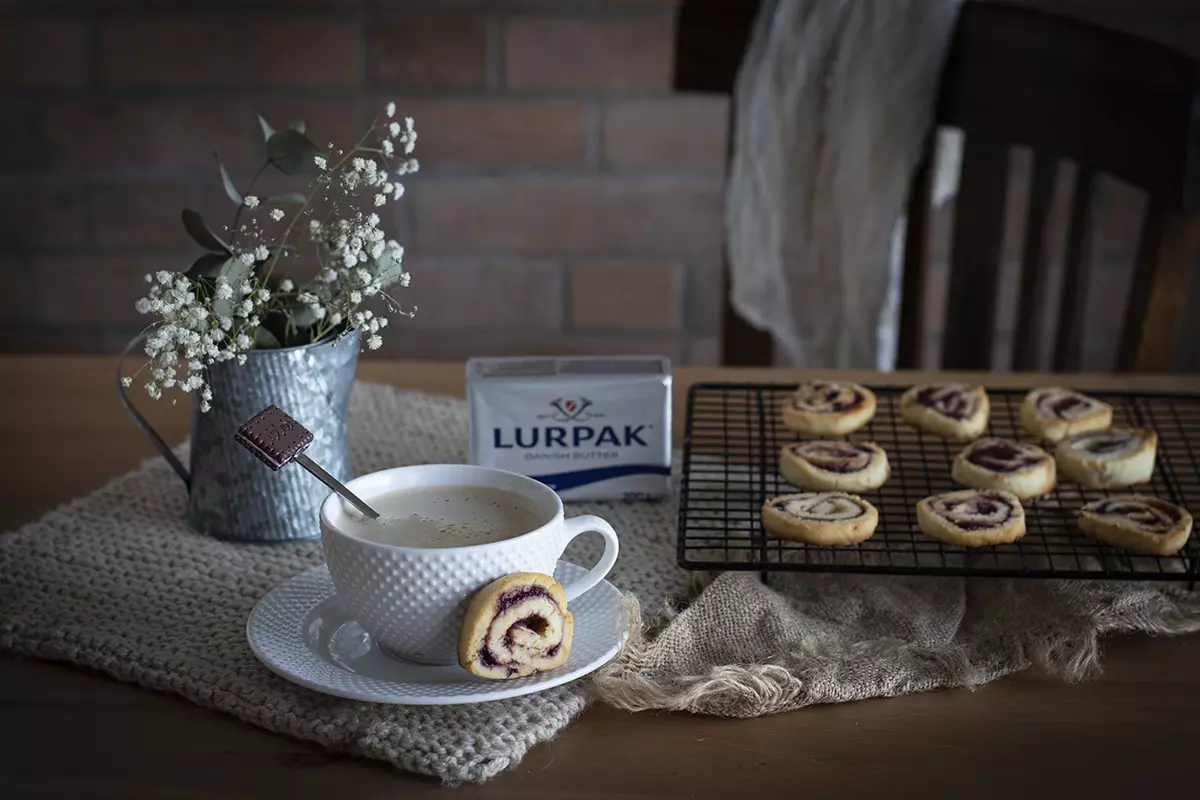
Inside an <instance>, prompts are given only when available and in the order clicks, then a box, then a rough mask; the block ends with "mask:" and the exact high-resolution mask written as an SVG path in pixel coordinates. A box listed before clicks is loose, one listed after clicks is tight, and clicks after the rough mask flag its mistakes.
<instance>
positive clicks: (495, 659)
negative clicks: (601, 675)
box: [458, 572, 575, 679]
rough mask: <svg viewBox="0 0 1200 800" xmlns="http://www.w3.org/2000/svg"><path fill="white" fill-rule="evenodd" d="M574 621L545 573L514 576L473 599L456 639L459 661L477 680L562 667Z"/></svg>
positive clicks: (558, 589)
mask: <svg viewBox="0 0 1200 800" xmlns="http://www.w3.org/2000/svg"><path fill="white" fill-rule="evenodd" d="M574 633H575V619H574V618H573V617H572V616H571V612H570V611H568V610H567V595H566V593H565V592H563V588H562V586H560V585H559V584H558V582H557V581H555V580H554V578H552V577H550V576H549V575H542V574H540V573H536V572H517V573H514V574H512V575H505V576H504V577H503V578H497V579H496V580H494V581H492V582H491V583H489V584H488V585H487V586H485V587H483V588H482V589H480V590H479V591H478V592H476V593H475V594H474V595H472V597H471V600H470V602H469V603H468V604H467V612H466V614H465V615H464V616H463V621H462V627H461V628H460V629H459V636H458V663H459V664H460V665H461V666H462V668H463V669H465V670H467V672H470V673H471V674H472V675H478V676H479V677H481V678H495V679H504V678H521V677H524V676H526V675H532V674H533V673H535V672H545V671H546V670H550V669H554V668H556V667H561V666H562V665H563V664H565V663H566V662H567V657H568V656H570V654H571V638H572V636H574Z"/></svg>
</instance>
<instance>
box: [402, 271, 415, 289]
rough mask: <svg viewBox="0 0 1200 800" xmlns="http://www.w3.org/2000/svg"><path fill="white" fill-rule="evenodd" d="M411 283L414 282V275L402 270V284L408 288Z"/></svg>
mask: <svg viewBox="0 0 1200 800" xmlns="http://www.w3.org/2000/svg"><path fill="white" fill-rule="evenodd" d="M410 283H412V275H411V274H409V273H407V272H401V273H400V285H401V286H403V287H404V288H405V289H407V288H408V285H409V284H410Z"/></svg>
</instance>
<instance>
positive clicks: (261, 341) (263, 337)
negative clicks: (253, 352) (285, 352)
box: [254, 325, 280, 348]
mask: <svg viewBox="0 0 1200 800" xmlns="http://www.w3.org/2000/svg"><path fill="white" fill-rule="evenodd" d="M254 346H255V347H262V348H267V347H280V344H279V340H278V339H276V338H275V334H273V333H271V332H270V331H269V330H267V329H266V328H264V327H263V326H262V325H259V326H258V327H257V328H255V329H254Z"/></svg>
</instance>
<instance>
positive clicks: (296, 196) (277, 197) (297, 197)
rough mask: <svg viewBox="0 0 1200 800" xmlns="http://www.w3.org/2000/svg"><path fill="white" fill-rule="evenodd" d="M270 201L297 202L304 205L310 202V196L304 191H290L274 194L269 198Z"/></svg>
mask: <svg viewBox="0 0 1200 800" xmlns="http://www.w3.org/2000/svg"><path fill="white" fill-rule="evenodd" d="M267 202H268V203H297V204H299V205H304V204H305V203H307V202H308V198H307V197H305V196H304V193H303V192H288V193H287V194H273V195H271V196H270V197H268V198H267Z"/></svg>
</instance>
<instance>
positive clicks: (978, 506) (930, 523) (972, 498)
mask: <svg viewBox="0 0 1200 800" xmlns="http://www.w3.org/2000/svg"><path fill="white" fill-rule="evenodd" d="M917 525H919V526H920V528H921V532H922V533H924V534H925V535H926V536H930V537H932V538H934V539H938V540H939V541H943V542H946V543H947V544H956V545H961V546H962V547H987V546H989V545H996V544H1008V543H1010V542H1015V541H1016V540H1018V539H1020V538H1021V537H1022V536H1024V535H1025V509H1024V508H1023V507H1022V506H1021V501H1020V500H1019V499H1017V496H1016V495H1014V494H1012V493H1011V492H1002V491H997V490H994V489H987V490H983V491H980V490H978V489H964V490H963V491H960V492H949V493H947V494H935V495H934V496H932V497H926V498H925V499H924V500H922V501H921V502H919V503H917Z"/></svg>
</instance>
